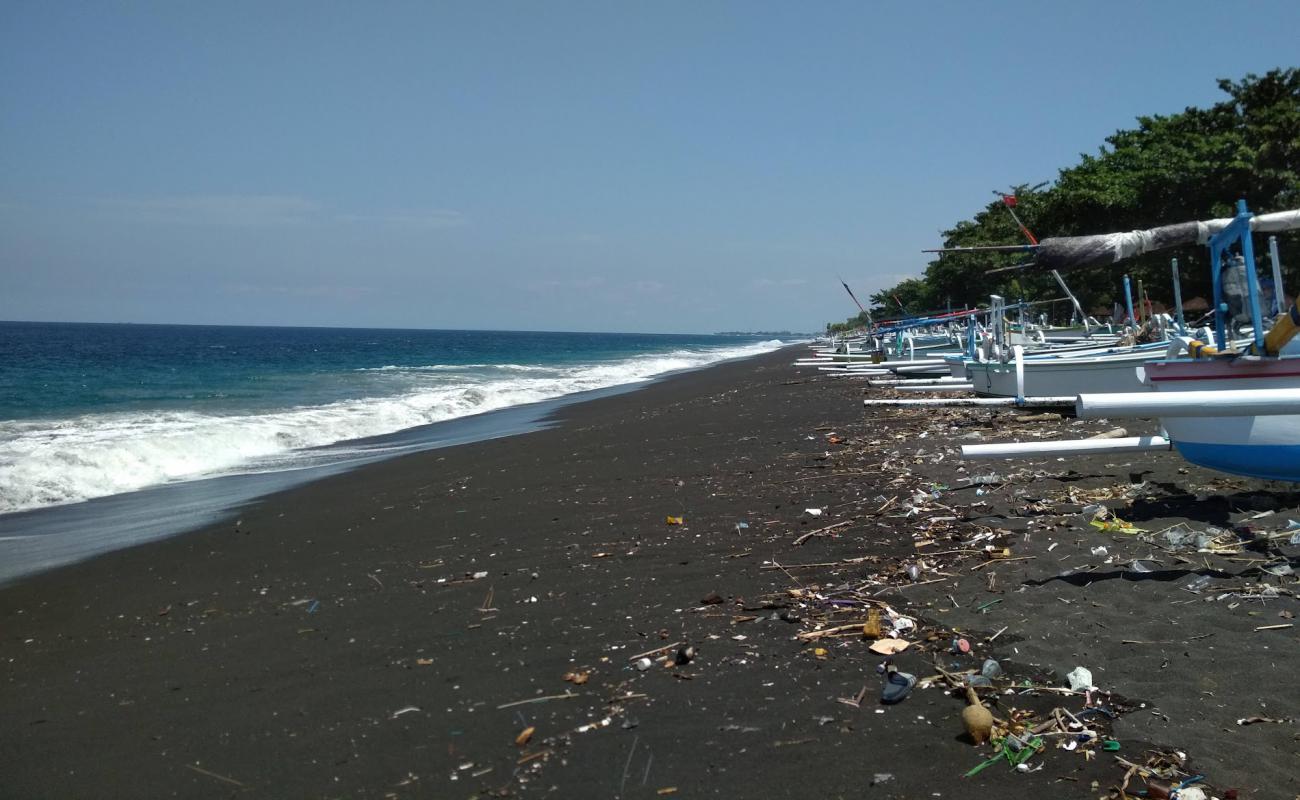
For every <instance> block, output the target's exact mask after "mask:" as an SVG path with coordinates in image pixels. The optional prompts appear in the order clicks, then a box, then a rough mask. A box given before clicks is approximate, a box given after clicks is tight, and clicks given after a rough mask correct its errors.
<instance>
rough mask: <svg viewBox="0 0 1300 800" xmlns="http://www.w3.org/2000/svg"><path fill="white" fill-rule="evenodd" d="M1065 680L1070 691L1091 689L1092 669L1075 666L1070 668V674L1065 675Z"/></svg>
mask: <svg viewBox="0 0 1300 800" xmlns="http://www.w3.org/2000/svg"><path fill="white" fill-rule="evenodd" d="M1065 680H1066V682H1067V683H1068V684H1069V685H1070V691H1074V692H1083V691H1087V690H1088V689H1091V688H1092V686H1093V684H1092V671H1091V670H1089V669H1087V668H1086V667H1075V668H1074V669H1072V670H1070V674H1069V675H1066V676H1065Z"/></svg>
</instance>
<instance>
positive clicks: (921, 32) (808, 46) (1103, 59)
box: [0, 0, 1300, 332]
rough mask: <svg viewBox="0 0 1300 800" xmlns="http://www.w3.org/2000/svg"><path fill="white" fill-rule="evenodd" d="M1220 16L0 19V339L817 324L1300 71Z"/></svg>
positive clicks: (728, 12)
mask: <svg viewBox="0 0 1300 800" xmlns="http://www.w3.org/2000/svg"><path fill="white" fill-rule="evenodd" d="M1235 8H1236V7H1235V6H1233V5H1232V4H1224V3H1221V2H1217V3H1209V2H1142V3H1133V2H1115V3H1041V2H1025V3H999V2H992V3H969V2H951V3H937V2H936V3H866V2H845V3H816V4H805V3H777V2H704V3H699V2H660V3H639V4H633V3H621V2H620V3H609V2H591V3H573V2H545V3H540V2H523V1H522V0H521V1H520V2H463V3H454V4H453V3H434V2H413V3H387V2H381V3H373V4H370V3H366V4H363V3H341V2H311V3H307V2H303V3H297V2H274V1H273V2H221V3H207V4H199V3H193V2H175V3H172V2H155V3H110V2H103V3H87V2H17V1H13V0H11V2H7V3H4V4H0V284H2V285H3V290H2V291H0V319H25V320H81V321H125V322H196V323H215V324H221V323H229V324H285V325H344V326H383V327H421V328H509V329H533V330H596V331H599V330H620V331H647V332H657V331H663V332H707V331H713V330H723V329H780V328H785V329H794V330H810V329H819V328H821V327H822V326H823V325H824V323H825V322H827V321H829V320H835V319H842V318H844V317H846V316H849V315H850V314H851V313H852V312H853V311H854V310H855V309H854V308H853V307H852V305H851V304H850V301H849V300H848V298H847V297H846V296H844V294H843V290H842V289H841V287H840V286H839V284H838V282H837V281H836V276H837V275H842V276H843V277H844V278H845V279H846V280H847V281H849V283H850V285H852V286H853V287H854V289H855V290H856V291H858V293H859V296H860V297H863V299H865V296H866V295H868V294H870V293H871V292H872V291H874V290H876V289H879V288H881V287H883V286H886V285H890V284H892V283H894V282H896V281H897V280H899V279H900V278H902V277H907V276H910V275H915V274H918V273H919V272H920V270H921V269H922V268H923V266H924V256H923V255H922V254H921V253H920V252H919V251H920V250H921V248H923V247H927V246H933V245H935V244H936V243H937V241H938V231H940V230H942V229H944V228H946V227H949V226H950V225H951V224H952V223H954V222H956V221H957V220H960V219H963V218H966V217H969V216H970V215H971V214H972V213H974V212H975V211H977V210H978V209H979V208H981V207H982V206H983V204H985V203H986V202H987V201H988V200H989V199H990V198H991V196H992V195H991V191H992V190H993V189H995V188H1002V187H1006V186H1009V185H1011V184H1016V183H1025V182H1038V181H1043V180H1050V179H1052V178H1054V177H1055V175H1056V173H1057V170H1058V169H1060V168H1061V167H1065V166H1069V165H1071V164H1073V163H1075V162H1076V161H1077V158H1078V154H1079V153H1081V152H1085V151H1086V152H1092V151H1094V150H1095V149H1096V148H1097V147H1098V146H1100V145H1101V144H1102V142H1103V139H1104V137H1105V136H1107V135H1108V134H1110V133H1112V132H1114V131H1115V130H1116V129H1117V128H1124V127H1130V126H1131V125H1132V123H1133V120H1134V118H1135V117H1136V116H1138V115H1142V114H1152V113H1172V112H1177V111H1179V110H1181V109H1183V108H1184V107H1186V106H1188V105H1199V106H1204V105H1208V104H1211V103H1213V102H1215V101H1216V100H1218V99H1219V98H1220V94H1219V92H1218V90H1217V88H1216V87H1215V79H1216V78H1219V77H1230V78H1240V77H1242V76H1243V75H1244V74H1246V73H1247V72H1256V73H1260V72H1264V71H1267V70H1268V69H1270V68H1273V67H1277V66H1295V65H1296V64H1297V62H1300V3H1295V2H1293V0H1289V1H1288V2H1269V1H1268V0H1265V1H1264V2H1257V3H1252V4H1250V6H1249V19H1248V20H1247V24H1245V25H1241V26H1238V27H1237V28H1236V29H1234V28H1233V27H1232V26H1231V25H1229V24H1226V23H1227V22H1228V21H1229V20H1228V14H1230V13H1231V12H1233V11H1234V9H1235ZM1040 233H1042V232H1040Z"/></svg>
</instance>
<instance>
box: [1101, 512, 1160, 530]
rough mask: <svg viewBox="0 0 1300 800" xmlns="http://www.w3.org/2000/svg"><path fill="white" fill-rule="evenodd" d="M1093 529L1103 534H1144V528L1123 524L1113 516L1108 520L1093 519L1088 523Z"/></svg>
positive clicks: (1123, 522)
mask: <svg viewBox="0 0 1300 800" xmlns="http://www.w3.org/2000/svg"><path fill="white" fill-rule="evenodd" d="M1088 524H1089V525H1091V526H1092V527H1094V528H1097V529H1098V530H1101V531H1104V532H1105V533H1146V532H1147V530H1146V529H1145V528H1139V527H1137V526H1136V525H1133V524H1132V523H1128V522H1125V521H1124V520H1122V519H1120V518H1119V517H1117V516H1115V515H1114V514H1111V515H1110V519H1094V520H1090V521H1089V522H1088Z"/></svg>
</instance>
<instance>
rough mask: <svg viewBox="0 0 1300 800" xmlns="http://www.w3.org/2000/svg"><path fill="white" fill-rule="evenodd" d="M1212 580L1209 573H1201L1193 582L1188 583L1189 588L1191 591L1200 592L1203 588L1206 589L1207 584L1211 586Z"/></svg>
mask: <svg viewBox="0 0 1300 800" xmlns="http://www.w3.org/2000/svg"><path fill="white" fill-rule="evenodd" d="M1210 581H1211V578H1210V576H1209V575H1201V576H1199V577H1197V578H1193V579H1192V580H1191V582H1189V583H1188V584H1187V588H1188V590H1189V591H1193V592H1199V591H1201V590H1202V589H1204V588H1205V587H1206V586H1209V585H1210Z"/></svg>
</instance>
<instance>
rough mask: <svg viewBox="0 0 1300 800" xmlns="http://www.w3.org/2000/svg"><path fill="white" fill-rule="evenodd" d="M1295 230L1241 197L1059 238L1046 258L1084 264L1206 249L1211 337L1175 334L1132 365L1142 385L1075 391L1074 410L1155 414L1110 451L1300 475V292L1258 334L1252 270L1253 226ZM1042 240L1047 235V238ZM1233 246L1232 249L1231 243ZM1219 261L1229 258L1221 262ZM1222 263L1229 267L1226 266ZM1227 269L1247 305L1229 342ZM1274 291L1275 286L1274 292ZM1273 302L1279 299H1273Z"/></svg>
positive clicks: (1077, 448)
mask: <svg viewBox="0 0 1300 800" xmlns="http://www.w3.org/2000/svg"><path fill="white" fill-rule="evenodd" d="M1296 229H1300V210H1296V211H1283V212H1277V213H1273V214H1264V215H1260V216H1255V215H1253V214H1251V213H1250V212H1249V211H1248V210H1247V208H1246V203H1245V201H1244V200H1240V201H1238V203H1237V214H1236V216H1235V217H1232V218H1231V219H1223V220H1209V221H1207V222H1193V223H1184V224H1182V225H1173V226H1165V227H1163V228H1155V229H1152V230H1149V231H1133V232H1131V233H1129V234H1109V235H1108V236H1105V237H1078V239H1081V240H1087V241H1068V240H1059V242H1058V246H1057V247H1056V248H1055V250H1054V253H1055V254H1054V255H1052V254H1048V257H1047V261H1048V263H1051V262H1052V261H1053V260H1057V259H1063V258H1065V257H1066V255H1068V254H1069V253H1075V254H1076V256H1077V257H1078V260H1083V261H1087V262H1089V263H1105V262H1110V263H1114V262H1115V261H1118V260H1120V259H1122V258H1127V257H1129V256H1132V255H1137V254H1140V253H1143V252H1150V251H1151V250H1154V249H1159V248H1160V247H1172V246H1176V245H1180V244H1187V243H1190V242H1192V241H1195V242H1199V243H1202V244H1206V245H1208V247H1209V251H1210V269H1211V275H1212V283H1213V292H1214V304H1213V306H1212V308H1213V310H1214V317H1215V332H1214V337H1213V338H1214V343H1213V344H1207V343H1204V342H1202V341H1200V340H1197V339H1193V338H1191V337H1186V336H1184V337H1179V339H1177V340H1176V341H1175V343H1174V346H1173V347H1171V352H1170V354H1169V355H1168V357H1166V358H1163V359H1159V360H1156V361H1153V362H1151V363H1148V364H1145V365H1143V366H1142V367H1141V368H1140V369H1139V370H1137V372H1138V374H1139V377H1140V378H1141V379H1142V381H1143V383H1144V385H1145V386H1146V387H1148V388H1149V389H1152V390H1154V391H1151V392H1147V393H1120V394H1110V395H1104V394H1080V395H1079V396H1078V397H1077V399H1076V411H1077V413H1078V414H1079V416H1080V417H1085V418H1089V417H1103V416H1104V417H1107V418H1112V417H1151V416H1154V417H1156V418H1158V419H1159V420H1160V424H1161V427H1162V431H1161V434H1160V435H1158V436H1148V437H1138V438H1136V439H1131V440H1124V441H1122V442H1120V441H1117V442H1114V443H1111V444H1110V445H1106V446H1105V447H1106V448H1107V450H1108V451H1109V452H1116V451H1125V450H1151V449H1161V448H1166V449H1167V448H1172V449H1174V450H1177V451H1178V453H1179V454H1180V455H1181V456H1182V457H1183V458H1184V459H1186V460H1187V461H1190V462H1192V463H1194V464H1198V465H1200V466H1203V467H1208V468H1210V469H1214V470H1218V471H1220V472H1227V473H1230V474H1233V475H1244V476H1247V477H1252V478H1262V479H1267V480H1281V481H1289V482H1293V483H1300V353H1298V352H1296V351H1295V348H1294V346H1293V344H1292V343H1293V341H1294V340H1295V337H1296V335H1297V333H1300V300H1298V301H1297V302H1296V304H1293V305H1292V306H1291V308H1290V309H1289V310H1288V311H1287V312H1285V313H1282V314H1279V315H1278V317H1277V318H1276V320H1274V321H1273V323H1272V326H1271V329H1270V330H1268V332H1267V333H1265V327H1266V325H1265V323H1266V318H1265V316H1264V314H1263V311H1262V309H1261V307H1260V291H1259V281H1258V278H1257V276H1256V275H1255V268H1254V264H1255V258H1254V247H1253V243H1252V241H1251V237H1252V233H1253V232H1280V231H1286V230H1296ZM1047 241H1048V240H1044V243H1043V244H1046V243H1047ZM1234 248H1235V249H1236V251H1237V252H1236V254H1235V255H1234V252H1233V249H1234ZM1269 249H1270V256H1271V259H1272V263H1273V271H1274V276H1275V283H1276V285H1277V286H1279V287H1280V285H1281V280H1280V277H1281V265H1280V261H1279V259H1278V255H1277V244H1276V239H1275V238H1273V239H1272V240H1271V241H1270V247H1269ZM1225 259H1226V263H1225ZM1225 267H1226V269H1225ZM1228 270H1239V271H1240V272H1244V276H1243V277H1244V280H1243V281H1241V282H1242V283H1244V289H1245V297H1244V304H1245V307H1246V308H1245V310H1247V311H1248V312H1249V316H1250V326H1249V332H1250V338H1249V340H1248V344H1247V345H1246V346H1244V347H1238V346H1235V345H1234V343H1233V342H1232V340H1231V339H1230V338H1229V337H1230V331H1231V329H1232V326H1233V324H1234V322H1235V321H1236V315H1237V311H1238V309H1234V308H1233V305H1234V303H1233V302H1230V300H1238V298H1230V297H1229V296H1228V295H1229V293H1228V292H1227V291H1226V289H1225V284H1226V283H1227V281H1225V274H1228V272H1227V271H1228ZM1279 294H1280V292H1279ZM1279 305H1280V304H1279ZM1096 445H1097V443H1095V442H1094V443H1092V445H1089V444H1088V443H1087V442H1051V443H1041V442H1040V443H1029V444H1025V445H1020V444H1010V445H984V446H979V445H976V446H967V447H963V448H962V455H963V457H965V458H1005V457H1017V456H1025V455H1045V454H1052V455H1063V454H1068V453H1077V452H1089V451H1094V452H1095V451H1096V450H1097V447H1096Z"/></svg>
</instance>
